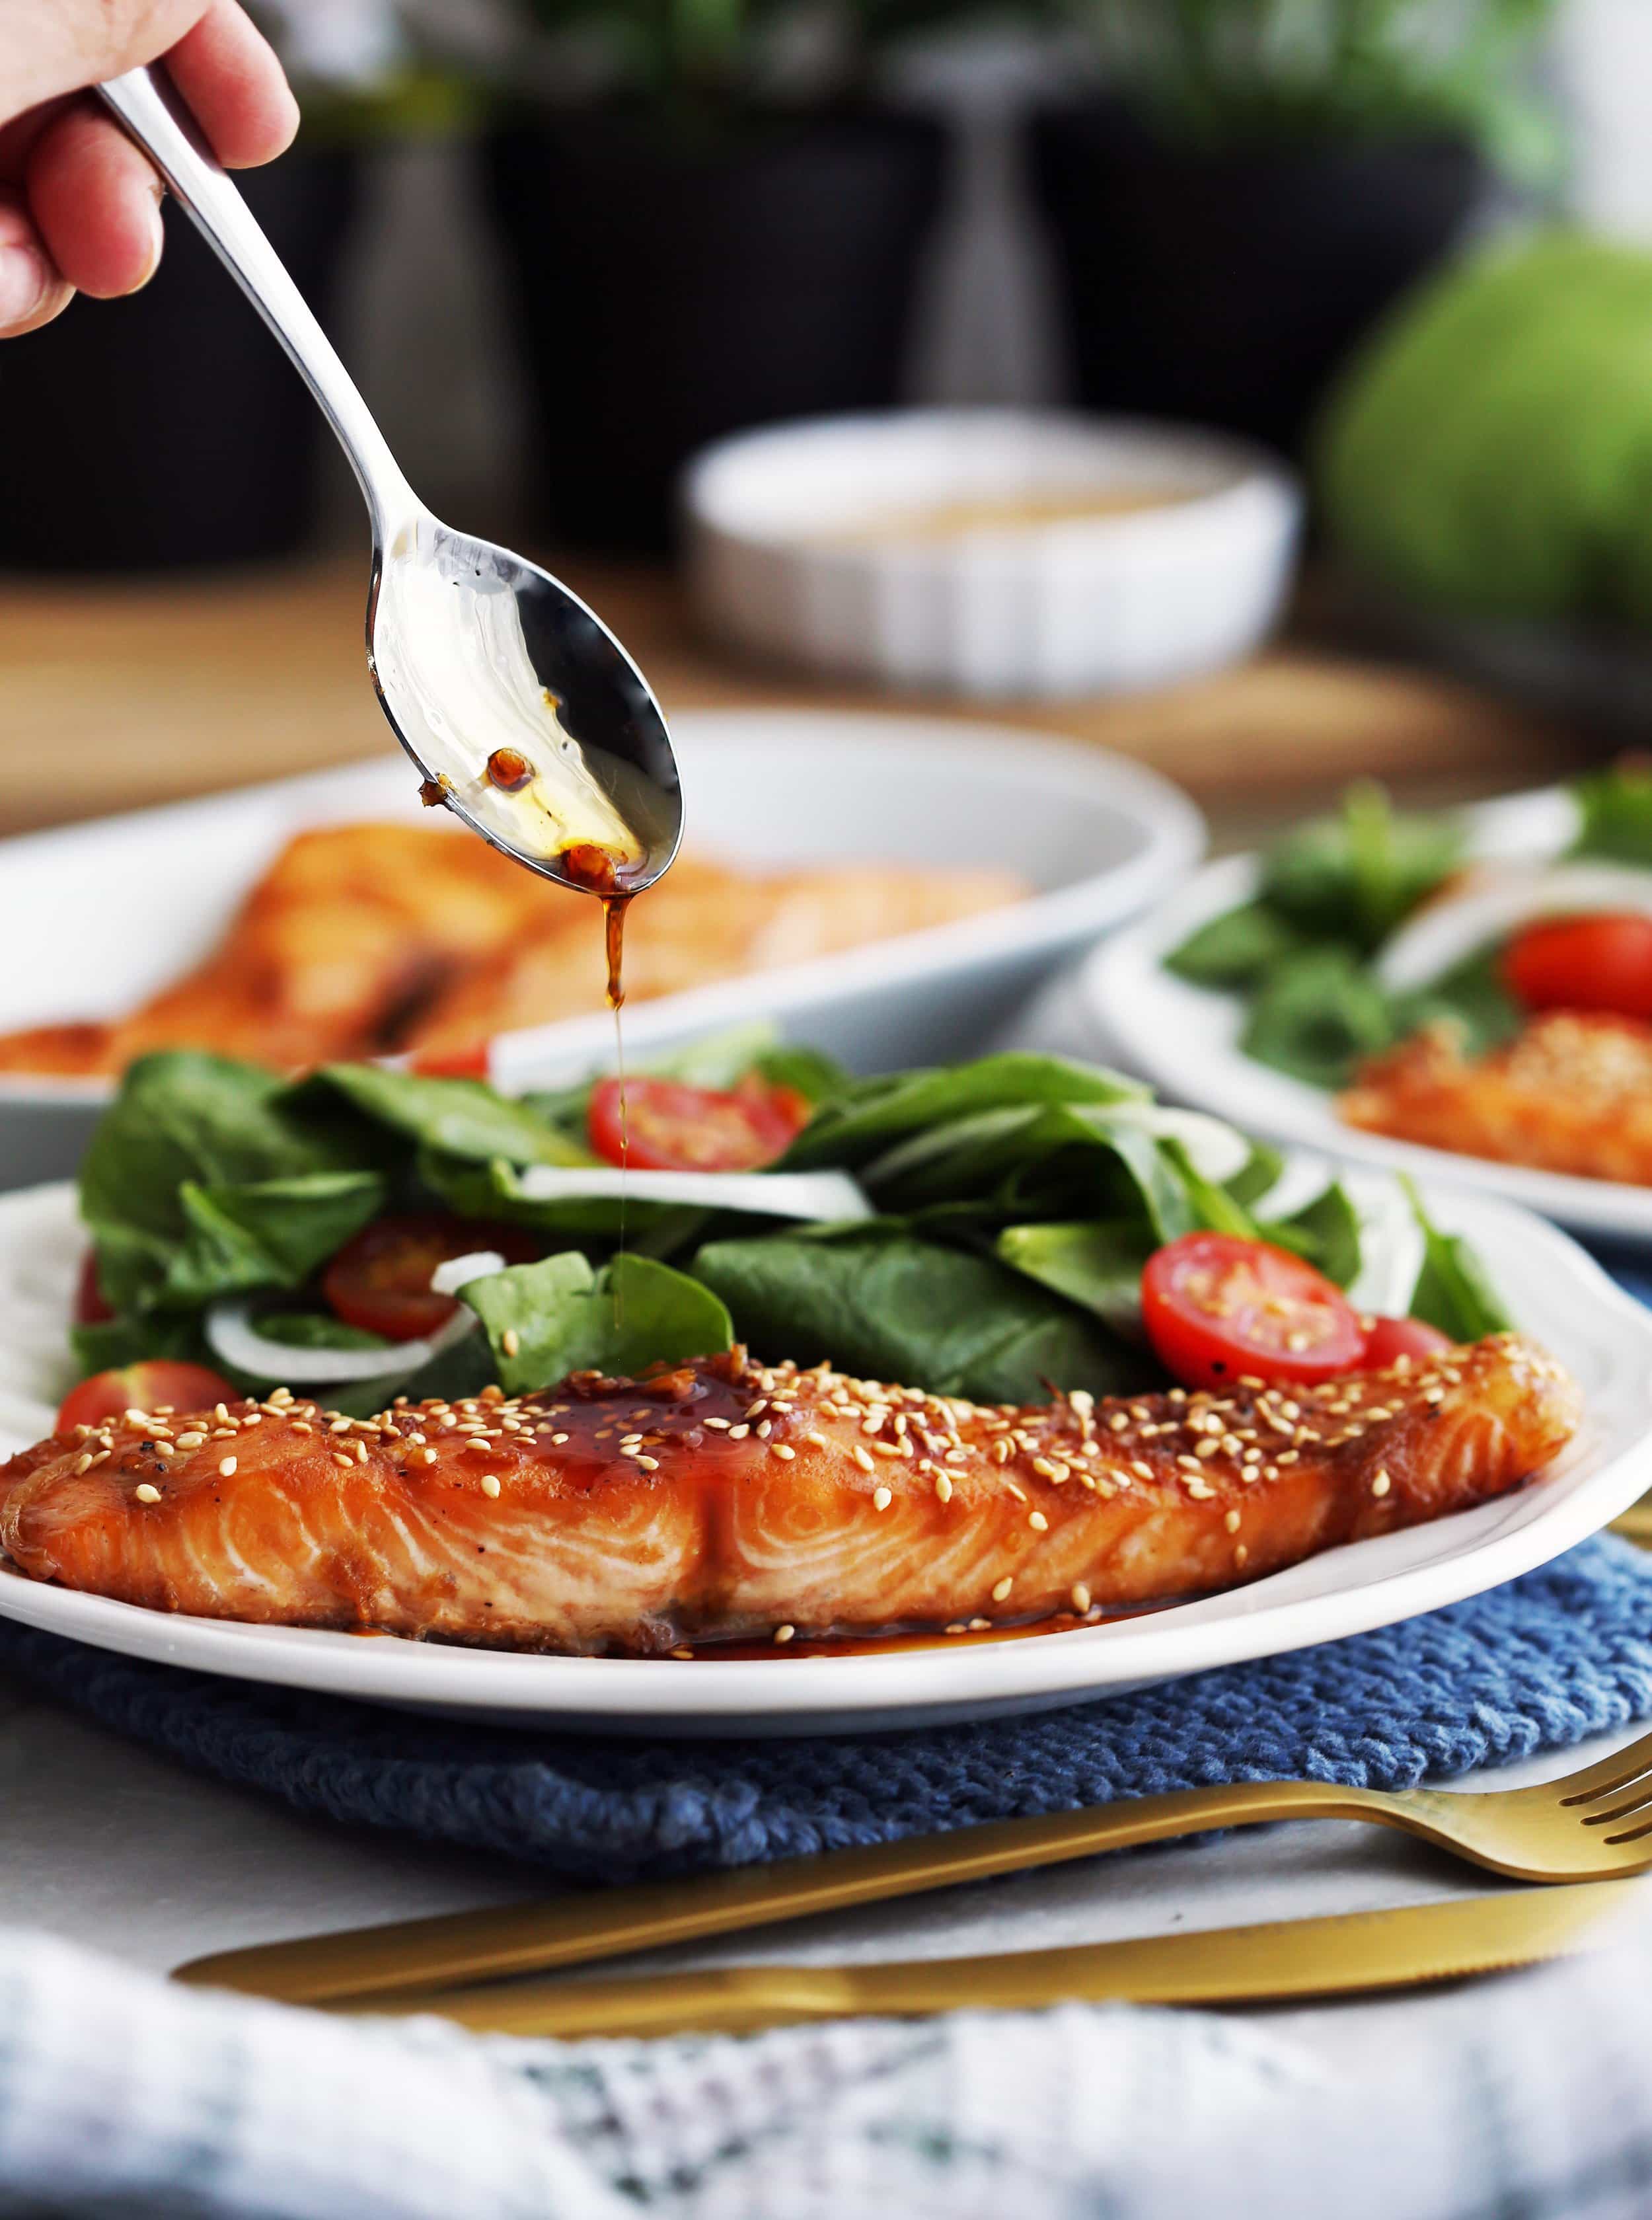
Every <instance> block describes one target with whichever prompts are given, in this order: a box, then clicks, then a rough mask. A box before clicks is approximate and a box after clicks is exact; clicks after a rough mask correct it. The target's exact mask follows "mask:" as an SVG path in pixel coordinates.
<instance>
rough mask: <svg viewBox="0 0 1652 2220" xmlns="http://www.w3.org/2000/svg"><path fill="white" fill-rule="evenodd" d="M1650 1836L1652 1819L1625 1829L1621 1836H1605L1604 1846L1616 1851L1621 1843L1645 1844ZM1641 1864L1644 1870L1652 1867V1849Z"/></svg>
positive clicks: (1603, 1839) (1646, 1819)
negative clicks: (1648, 1866) (1649, 1866)
mask: <svg viewBox="0 0 1652 2220" xmlns="http://www.w3.org/2000/svg"><path fill="white" fill-rule="evenodd" d="M1649 1835H1652V1818H1645V1819H1643V1820H1642V1821H1641V1823H1640V1824H1639V1825H1638V1826H1636V1827H1625V1828H1624V1830H1623V1832H1622V1833H1621V1834H1618V1835H1606V1836H1602V1838H1601V1840H1602V1846H1603V1847H1604V1848H1607V1849H1616V1848H1617V1847H1618V1844H1619V1843H1643V1842H1645V1840H1646V1839H1647V1837H1648V1836H1649ZM1639 1862H1640V1864H1641V1866H1642V1867H1645V1866H1647V1865H1652V1849H1649V1850H1648V1851H1647V1852H1646V1853H1645V1855H1644V1856H1643V1858H1642V1859H1641V1860H1640V1861H1639Z"/></svg>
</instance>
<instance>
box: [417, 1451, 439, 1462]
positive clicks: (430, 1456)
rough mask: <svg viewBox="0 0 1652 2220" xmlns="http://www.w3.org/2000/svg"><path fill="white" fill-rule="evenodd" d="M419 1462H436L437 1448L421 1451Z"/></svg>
mask: <svg viewBox="0 0 1652 2220" xmlns="http://www.w3.org/2000/svg"><path fill="white" fill-rule="evenodd" d="M419 1462H420V1463H421V1464H434V1463H435V1462H436V1452H435V1450H420V1452H419Z"/></svg>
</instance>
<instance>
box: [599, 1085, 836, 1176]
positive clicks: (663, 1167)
mask: <svg viewBox="0 0 1652 2220" xmlns="http://www.w3.org/2000/svg"><path fill="white" fill-rule="evenodd" d="M587 1114H588V1120H589V1129H590V1137H591V1146H592V1147H593V1148H594V1149H595V1151H596V1153H597V1155H598V1156H599V1157H607V1159H608V1162H609V1163H611V1164H629V1165H630V1166H631V1167H632V1168H633V1169H634V1170H636V1171H647V1172H750V1171H757V1170H760V1169H762V1167H763V1166H764V1164H771V1163H774V1161H775V1159H776V1157H783V1156H784V1155H785V1153H786V1151H787V1150H788V1149H789V1147H790V1146H791V1144H792V1142H793V1141H794V1140H795V1138H796V1137H797V1135H798V1134H799V1133H801V1132H802V1130H803V1128H804V1126H807V1123H808V1120H809V1106H808V1104H807V1102H806V1101H804V1099H803V1097H802V1096H801V1094H797V1093H795V1091H794V1090H793V1089H792V1088H789V1087H770V1086H769V1085H768V1084H767V1083H766V1082H764V1081H763V1080H760V1079H743V1080H742V1081H741V1082H740V1084H739V1086H738V1087H737V1088H734V1089H733V1090H732V1092H726V1093H721V1092H718V1091H716V1090H714V1089H713V1088H708V1087H686V1086H684V1085H683V1083H682V1082H681V1081H679V1080H675V1079H647V1078H641V1079H633V1080H628V1081H627V1082H626V1084H625V1087H624V1088H623V1090H622V1089H621V1088H620V1082H619V1081H618V1080H617V1079H604V1080H601V1081H599V1082H598V1083H597V1085H596V1086H595V1088H592V1090H591V1101H590V1109H589V1113H587Z"/></svg>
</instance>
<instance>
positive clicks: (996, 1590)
mask: <svg viewBox="0 0 1652 2220" xmlns="http://www.w3.org/2000/svg"><path fill="white" fill-rule="evenodd" d="M1014 1586H1015V1582H1014V1581H1013V1578H1012V1577H1011V1575H1009V1574H1008V1573H1006V1574H1005V1575H1004V1577H1003V1579H1002V1580H1001V1581H994V1582H993V1601H994V1603H1002V1602H1003V1600H1004V1599H1005V1597H1006V1596H1007V1595H1008V1593H1009V1592H1010V1590H1011V1589H1012V1588H1013V1587H1014Z"/></svg>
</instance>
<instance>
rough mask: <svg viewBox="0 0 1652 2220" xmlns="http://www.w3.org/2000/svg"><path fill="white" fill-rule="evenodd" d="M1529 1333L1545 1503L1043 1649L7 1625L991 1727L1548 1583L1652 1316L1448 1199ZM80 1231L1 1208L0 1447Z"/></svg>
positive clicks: (39, 1387) (690, 1722) (533, 1709)
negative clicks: (1561, 1424) (730, 1648)
mask: <svg viewBox="0 0 1652 2220" xmlns="http://www.w3.org/2000/svg"><path fill="white" fill-rule="evenodd" d="M1428 1201H1429V1207H1430V1208H1431V1210H1432V1211H1433V1212H1435V1213H1436V1214H1437V1217H1438V1219H1439V1220H1440V1222H1441V1223H1442V1224H1443V1225H1446V1226H1448V1227H1450V1228H1452V1229H1453V1230H1456V1231H1460V1232H1463V1233H1465V1234H1467V1235H1468V1237H1469V1238H1470V1239H1471V1240H1472V1241H1473V1242H1474V1244H1475V1245H1476V1246H1477V1248H1478V1249H1479V1250H1480V1252H1481V1255H1482V1257H1484V1259H1485V1261H1486V1263H1487V1266H1488V1268H1489V1269H1490V1270H1491V1272H1492V1273H1493V1276H1494V1278H1495V1280H1496V1282H1497V1284H1498V1286H1499V1288H1500V1289H1501V1290H1502V1291H1503V1293H1504V1294H1505V1297H1506V1300H1508V1301H1509V1303H1510V1304H1511V1306H1512V1309H1513V1311H1514V1313H1515V1314H1516V1316H1517V1317H1518V1319H1519V1321H1520V1323H1521V1325H1523V1326H1524V1327H1525V1328H1526V1329H1527V1330H1528V1331H1530V1332H1532V1333H1534V1334H1535V1335H1537V1338H1539V1339H1540V1340H1542V1341H1543V1342H1544V1343H1546V1344H1547V1345H1548V1346H1549V1348H1550V1349H1552V1350H1555V1352H1556V1353H1557V1354H1558V1355H1559V1356H1562V1357H1563V1358H1564V1359H1565V1361H1566V1362H1567V1363H1568V1364H1569V1365H1570V1366H1571V1367H1572V1368H1573V1369H1574V1372H1575V1373H1576V1375H1577V1376H1578V1378H1579V1380H1580V1383H1581V1385H1582V1388H1583V1391H1584V1394H1585V1397H1586V1399H1587V1419H1586V1422H1585V1425H1584V1427H1583V1430H1582V1432H1581V1433H1580V1437H1579V1438H1578V1439H1577V1440H1576V1441H1575V1442H1574V1443H1573V1444H1571V1446H1570V1447H1569V1448H1568V1450H1567V1451H1566V1452H1565V1454H1564V1455H1563V1456H1561V1457H1560V1458H1558V1459H1557V1460H1556V1461H1555V1463H1554V1464H1553V1465H1552V1466H1551V1467H1550V1468H1549V1470H1548V1471H1547V1472H1546V1473H1545V1474H1544V1475H1543V1479H1542V1480H1541V1481H1539V1482H1538V1483H1537V1484H1536V1485H1535V1486H1533V1487H1528V1488H1526V1489H1525V1490H1524V1491H1523V1492H1522V1493H1521V1494H1518V1495H1513V1496H1509V1497H1506V1498H1505V1499H1504V1500H1502V1501H1500V1502H1498V1503H1492V1504H1487V1505H1485V1506H1482V1507H1481V1509H1479V1510H1476V1511H1470V1512H1462V1513H1460V1514H1459V1515H1457V1516H1456V1517H1455V1518H1442V1519H1439V1520H1437V1521H1436V1522H1435V1524H1433V1525H1428V1526H1419V1527H1415V1528H1413V1529H1412V1530H1411V1531H1408V1532H1405V1533H1398V1534H1390V1535H1385V1536H1383V1537H1381V1538H1379V1539H1377V1540H1374V1541H1369V1542H1360V1543H1354V1544H1352V1545H1350V1546H1349V1547H1346V1548H1343V1549H1340V1550H1328V1551H1326V1552H1325V1554H1324V1555H1323V1556H1318V1557H1314V1558H1312V1559H1310V1560H1309V1561H1308V1562H1307V1563H1306V1564H1302V1565H1298V1566H1295V1567H1294V1568H1291V1569H1290V1570H1289V1571H1287V1572H1283V1573H1277V1574H1275V1575H1273V1576H1272V1577H1271V1578H1270V1579H1268V1580H1262V1581H1256V1582H1254V1583H1253V1584H1252V1585H1251V1586H1250V1587H1242V1588H1237V1589H1235V1590H1233V1591H1232V1592H1231V1593H1228V1594H1225V1595H1219V1596H1211V1597H1208V1598H1206V1599H1205V1600H1203V1601H1200V1602H1198V1603H1191V1604H1184V1605H1181V1606H1176V1607H1175V1608H1174V1609H1171V1610H1168V1611H1163V1612H1157V1613H1155V1614H1152V1615H1150V1616H1149V1617H1146V1618H1135V1619H1125V1620H1121V1621H1119V1623H1117V1624H1114V1625H1111V1626H1108V1625H1101V1626H1095V1627H1086V1628H1078V1629H1075V1630H1074V1631H1071V1632H1070V1633H1064V1634H1046V1635H1041V1636H1038V1637H1036V1638H1034V1639H1031V1640H1027V1641H1023V1642H1007V1643H981V1644H975V1643H951V1644H946V1643H943V1644H940V1645H938V1646H935V1647H929V1648H916V1649H904V1650H888V1651H884V1652H882V1653H873V1654H871V1655H869V1656H863V1657H853V1656H851V1657H783V1656H776V1657H774V1658H758V1659H732V1658H731V1659H728V1660H726V1661H718V1660H713V1659H707V1660H701V1661H695V1662H691V1663H689V1662H678V1661H675V1660H671V1659H660V1660H655V1659H635V1658H611V1657H522V1656H508V1655H506V1654H504V1653H501V1652H496V1651H489V1650H479V1649H444V1648H439V1647H437V1646H436V1645H434V1644H428V1645H427V1644H423V1643H412V1642H402V1641H396V1640H392V1639H384V1640H380V1641H362V1640H359V1639H358V1638H356V1637H353V1636H350V1635H345V1634H316V1633H309V1632H304V1631H300V1630H297V1629H294V1628H289V1627H257V1626H240V1625H234V1624H228V1623H227V1622H222V1621H219V1620H214V1619H204V1618H177V1617H171V1616H169V1615H167V1614H165V1613H162V1612H151V1611H142V1610H139V1609H138V1608H136V1607H135V1606H132V1605H129V1604H122V1603H111V1602H109V1601H107V1600H105V1599H103V1597H100V1596H91V1595H79V1594H74V1593H71V1592H69V1591H68V1590H66V1589H63V1588H56V1587H47V1586H44V1585H41V1584H39V1583H36V1582H34V1581H28V1580H26V1579H24V1578H23V1577H22V1575H20V1574H17V1573H9V1572H6V1571H4V1570H0V1616H3V1617H6V1618H16V1619H21V1620H22V1621H24V1622H26V1623H27V1624H30V1625H33V1626H40V1627H45V1628H47V1629H48V1630H49V1631H51V1632H53V1633H55V1634H61V1635H68V1636H72V1637H74V1638H75V1639H77V1640H78V1641H82V1642H88V1643H93V1644H95V1645H96V1646H97V1647H98V1648H100V1649H113V1650H118V1651H121V1652H123V1653H124V1654H126V1655H127V1656H134V1657H142V1658H147V1659H151V1660H153V1661H156V1662H161V1663H164V1664H170V1665H182V1666H189V1667H193V1668H196V1670H199V1671H202V1672H206V1673H220V1674H228V1675H229V1676H230V1677H232V1678H234V1679H238V1680H246V1681H269V1682H274V1683H276V1684H277V1685H278V1686H281V1687H295V1688H308V1689H315V1690H321V1691H324V1692H326V1693H331V1694H334V1695H340V1696H352V1697H356V1698H359V1699H365V1700H366V1701H368V1702H371V1703H379V1704H390V1705H395V1706H403V1707H406V1708H409V1709H413V1710H419V1711H430V1712H443V1713H452V1714H460V1715H466V1716H471V1717H476V1718H487V1719H490V1720H496V1721H504V1722H507V1723H509V1724H515V1725H519V1726H523V1727H534V1726H539V1727H558V1728H572V1729H576V1730H583V1731H589V1732H592V1733H605V1734H649V1735H662V1734H664V1735H723V1736H727V1735H779V1734H792V1735H802V1734H821V1733H827V1732H843V1731H850V1730H855V1731H864V1730H871V1729H874V1728H888V1727H898V1726H910V1725H918V1724H934V1723H937V1722H939V1721H943V1720H948V1719H961V1718H986V1717H988V1716H990V1715H992V1714H994V1713H999V1712H1025V1711H1039V1710H1046V1709H1050V1708H1052V1707H1054V1706H1057V1705H1061V1704H1067V1703H1074V1702H1077V1701H1079V1700H1081V1699H1084V1698H1086V1697H1094V1696H1104V1695H1108V1694H1118V1693H1122V1692H1123V1691H1125V1690H1126V1689H1129V1688H1133V1687H1143V1686H1144V1685H1146V1684H1148V1683H1150V1682H1154V1681H1168V1680H1175V1679H1178V1678H1180V1677H1181V1676H1182V1675H1184V1674H1189V1673H1198V1672H1202V1671H1204V1670H1206V1668H1209V1667H1212V1666H1218V1665H1228V1664H1233V1663H1235V1662H1238V1661H1240V1660H1242V1659H1244V1658H1251V1657H1265V1656H1275V1655H1276V1654H1278V1653H1279V1652H1281V1651H1283V1650H1288V1649H1302V1648H1304V1647H1306V1645H1307V1644H1309V1643H1316V1642H1326V1641H1331V1640H1333V1639H1335V1638H1336V1637H1338V1636H1342V1635H1348V1634H1356V1633H1360V1632H1362V1631H1365V1630H1367V1629H1368V1628H1371V1627H1376V1626H1387V1625H1391V1624H1393V1623H1394V1622H1395V1621H1396V1620H1400V1619H1404V1618H1412V1617H1413V1616H1414V1615H1415V1614H1416V1613H1418V1612H1424V1611H1432V1610H1435V1609H1437V1607H1439V1606H1441V1605H1443V1604H1449V1603H1456V1602H1457V1601H1460V1600H1462V1598H1463V1597H1465V1596H1470V1595H1475V1594H1478V1593H1480V1592H1481V1591H1482V1590H1483V1589H1486V1588H1489V1587H1496V1586H1497V1585H1498V1584H1499V1582H1501V1581H1506V1580H1512V1579H1513V1578H1514V1577H1515V1576H1516V1575H1518V1574H1521V1573H1524V1572H1530V1571H1531V1570H1532V1569H1533V1568H1535V1567H1536V1566H1538V1565H1541V1564H1544V1563H1546V1562H1548V1561H1549V1559H1550V1558H1552V1557H1555V1556H1559V1555H1560V1553H1561V1552H1562V1550H1568V1549H1569V1548H1571V1547H1572V1545H1573V1544H1574V1543H1577V1542H1580V1541H1582V1540H1583V1539H1584V1538H1585V1537H1587V1536H1588V1535H1590V1534H1592V1533H1593V1532H1594V1531H1596V1529H1597V1528H1599V1527H1600V1526H1602V1525H1605V1523H1606V1522H1607V1521H1608V1520H1609V1519H1611V1518H1616V1517H1617V1515H1618V1513H1619V1512H1621V1511H1624V1510H1625V1509H1626V1508H1627V1507H1628V1506H1629V1505H1630V1503H1632V1502H1633V1501H1634V1500H1636V1497H1637V1496H1639V1495H1640V1494H1642V1493H1643V1491H1644V1490H1645V1489H1646V1488H1647V1487H1649V1486H1652V1313H1649V1312H1647V1311H1645V1310H1643V1308H1642V1307H1641V1306H1640V1305H1638V1304H1637V1303H1635V1302H1633V1301H1631V1300H1630V1298H1629V1297H1628V1296H1626V1295H1625V1294H1623V1293H1622V1291H1621V1290H1620V1289H1619V1288H1617V1287H1616V1286H1615V1285H1614V1284H1613V1282H1612V1281H1611V1280H1609V1279H1608V1278H1607V1276H1606V1275H1605V1273H1604V1272H1603V1271H1601V1269H1599V1266H1598V1265H1597V1264H1596V1263H1594V1262H1593V1259H1591V1258H1590V1257H1587V1256H1586V1255H1585V1254H1584V1252H1583V1251H1582V1250H1580V1249H1579V1248H1578V1246H1577V1245H1576V1244H1575V1243H1574V1242H1573V1241H1571V1240H1569V1239H1568V1238H1567V1237H1566V1236H1565V1235H1564V1234H1562V1233H1559V1232H1556V1231H1555V1229H1554V1227H1552V1226H1549V1225H1544V1224H1543V1222H1542V1221H1541V1220H1539V1219H1534V1218H1532V1217H1530V1215H1529V1214H1528V1213H1525V1212H1524V1211H1519V1210H1515V1209H1512V1208H1511V1207H1509V1206H1507V1205H1506V1204H1503V1203H1498V1202H1494V1201H1491V1200H1487V1199H1486V1198H1484V1197H1481V1196H1476V1195H1468V1194H1455V1195H1454V1194H1450V1193H1449V1191H1443V1190H1439V1189H1431V1190H1430V1191H1429V1194H1428ZM80 1248H81V1237H80V1235H79V1232H78V1228H77V1226H76V1224H75V1219H74V1201H73V1194H72V1189H71V1188H68V1187H67V1186H53V1187H47V1188H33V1189H30V1190H28V1191H27V1192H25V1193H22V1194H11V1195H6V1196H0V1448H3V1449H5V1450H12V1449H16V1448H18V1447H21V1446H22V1444H24V1443H25V1442H28V1441H32V1440H34V1439H35V1438H37V1437H39V1436H40V1435H41V1434H42V1433H44V1432H45V1431H47V1428H48V1427H49V1425H50V1424H51V1418H52V1406H53V1403H54V1402H55V1400H56V1399H57V1398H58V1396H59V1394H60V1393H61V1392H62V1390H63V1388H65V1385H66V1384H67V1382H68V1381H69V1379H70V1377H71V1367H70V1364H69V1362H68V1359H67V1356H66V1354H65V1347H64V1325H65V1319H66V1316H67V1313H68V1307H69V1301H70V1295H71V1291H72V1284H73V1280H74V1276H75V1270H76V1267H77V1265H78V1260H79V1254H80Z"/></svg>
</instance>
